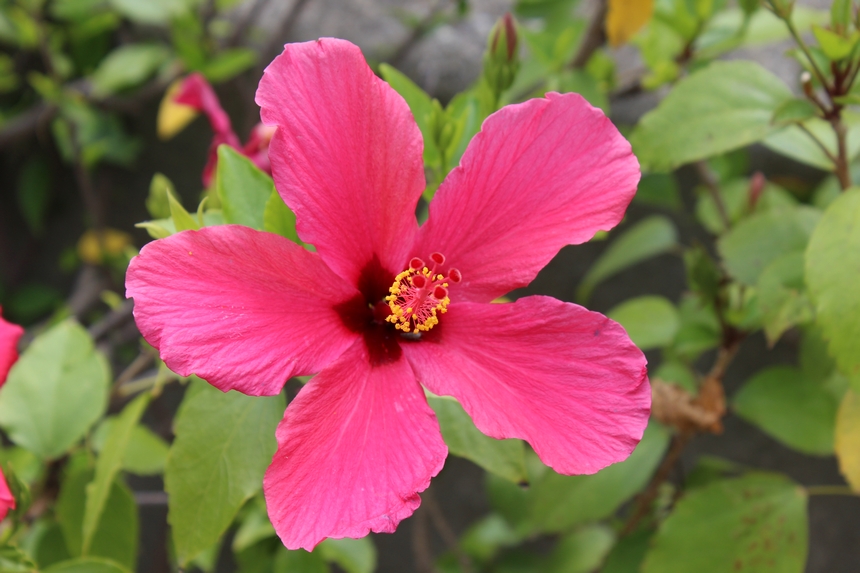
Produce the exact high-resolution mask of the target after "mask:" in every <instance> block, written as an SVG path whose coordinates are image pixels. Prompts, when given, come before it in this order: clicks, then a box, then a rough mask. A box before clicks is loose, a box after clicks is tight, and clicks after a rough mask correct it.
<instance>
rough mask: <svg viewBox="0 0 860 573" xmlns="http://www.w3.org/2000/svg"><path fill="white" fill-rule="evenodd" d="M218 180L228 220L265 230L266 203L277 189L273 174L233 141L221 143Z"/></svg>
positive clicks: (222, 204) (225, 216)
mask: <svg viewBox="0 0 860 573" xmlns="http://www.w3.org/2000/svg"><path fill="white" fill-rule="evenodd" d="M216 181H217V186H218V187H217V189H218V196H219V197H220V198H221V210H222V211H223V212H224V222H225V223H235V224H237V225H245V226H246V227H251V228H252V229H257V230H259V231H262V230H263V228H264V223H263V214H264V212H265V210H266V203H267V202H268V201H269V198H270V197H271V196H272V192H273V191H274V190H275V183H274V182H273V181H272V178H271V177H269V176H268V175H266V174H265V173H263V172H262V171H261V170H260V169H258V168H257V166H256V165H254V164H253V163H252V162H251V160H250V159H248V158H247V157H245V156H244V155H242V154H241V153H239V152H238V151H236V150H235V149H233V148H232V147H230V146H229V145H220V146H219V147H218V167H217V175H216Z"/></svg>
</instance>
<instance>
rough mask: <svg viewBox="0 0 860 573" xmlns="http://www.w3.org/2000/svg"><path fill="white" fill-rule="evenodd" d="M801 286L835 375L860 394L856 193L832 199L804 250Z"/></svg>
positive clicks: (859, 196)
mask: <svg viewBox="0 0 860 573" xmlns="http://www.w3.org/2000/svg"><path fill="white" fill-rule="evenodd" d="M806 284H807V285H808V286H809V292H810V294H811V295H812V298H813V301H814V302H815V308H816V311H817V313H818V316H817V319H816V320H817V322H818V324H819V325H820V326H821V330H822V332H823V334H824V338H825V339H827V341H828V348H829V349H830V354H831V355H832V356H833V357H834V358H835V359H836V364H837V365H838V366H839V369H840V370H841V371H842V372H843V373H844V374H846V375H847V376H848V377H849V378H851V379H852V382H853V383H854V388H855V390H857V389H858V388H860V321H858V320H857V317H858V316H860V288H858V285H860V189H856V188H854V189H851V190H849V191H846V192H845V193H843V194H842V195H841V196H840V197H839V198H837V199H836V200H835V201H833V203H831V204H830V206H829V207H828V208H827V210H826V211H825V212H824V216H823V217H822V218H821V221H820V222H819V223H818V226H817V227H815V231H814V232H813V234H812V238H811V239H810V241H809V247H808V248H807V249H806Z"/></svg>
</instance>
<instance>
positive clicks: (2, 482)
mask: <svg viewBox="0 0 860 573" xmlns="http://www.w3.org/2000/svg"><path fill="white" fill-rule="evenodd" d="M0 320H2V319H0ZM10 509H15V496H13V495H12V491H11V490H10V489H9V485H8V484H7V483H6V476H5V475H3V472H2V470H0V521H2V520H3V519H5V518H6V514H7V513H9V510H10Z"/></svg>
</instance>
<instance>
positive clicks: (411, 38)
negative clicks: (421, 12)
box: [388, 0, 450, 68]
mask: <svg viewBox="0 0 860 573" xmlns="http://www.w3.org/2000/svg"><path fill="white" fill-rule="evenodd" d="M449 3H450V0H439V1H438V2H436V4H435V5H434V6H433V7H432V8H430V11H429V12H427V15H426V16H424V18H422V19H421V21H420V22H418V24H416V25H415V26H414V27H413V28H412V31H411V32H409V35H408V36H406V38H405V39H404V40H403V41H402V42H400V45H399V46H397V47H396V48H395V49H394V51H393V52H392V53H391V57H389V58H388V63H389V64H390V65H391V66H393V67H395V68H396V67H398V66H399V65H400V64H401V63H402V62H403V60H404V58H406V56H408V55H409V52H411V51H412V48H414V47H415V44H417V43H418V41H419V40H421V38H423V37H424V35H425V34H427V32H429V31H430V30H431V29H432V28H433V23H434V22H435V21H436V17H437V16H438V15H439V13H440V12H442V10H444V9H445V7H446V6H447V5H448V4H449Z"/></svg>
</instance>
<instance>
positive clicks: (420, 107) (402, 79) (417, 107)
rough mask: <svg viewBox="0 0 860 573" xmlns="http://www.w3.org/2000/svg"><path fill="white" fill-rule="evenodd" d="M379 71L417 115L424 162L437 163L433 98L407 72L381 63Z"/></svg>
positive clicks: (413, 113)
mask: <svg viewBox="0 0 860 573" xmlns="http://www.w3.org/2000/svg"><path fill="white" fill-rule="evenodd" d="M379 73H380V74H382V78H383V79H384V80H385V81H386V82H388V84H389V85H390V86H391V87H392V88H394V91H396V92H397V93H399V94H400V95H401V96H403V99H405V100H406V104H407V105H408V106H409V109H410V110H411V111H412V115H413V117H415V123H417V124H418V129H420V130H421V136H422V137H423V138H424V164H425V165H437V164H438V163H439V150H438V149H436V143H435V142H434V138H433V133H432V132H431V130H430V117H431V115H432V114H433V104H432V102H433V100H432V98H431V97H430V96H429V95H427V93H426V92H425V91H424V90H423V89H421V88H420V87H419V86H418V85H416V84H415V82H413V81H412V80H410V79H409V78H408V77H407V76H406V75H405V74H403V73H401V72H399V71H398V70H397V69H396V68H393V67H391V66H389V65H388V64H379Z"/></svg>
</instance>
